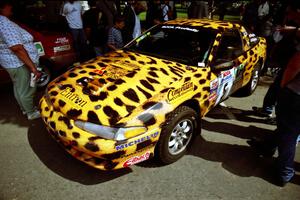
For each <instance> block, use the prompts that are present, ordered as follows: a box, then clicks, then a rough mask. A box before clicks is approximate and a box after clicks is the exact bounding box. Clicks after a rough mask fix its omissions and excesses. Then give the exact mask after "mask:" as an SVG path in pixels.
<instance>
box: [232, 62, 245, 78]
mask: <svg viewBox="0 0 300 200" xmlns="http://www.w3.org/2000/svg"><path fill="white" fill-rule="evenodd" d="M244 67H245V65H244V64H240V65H239V66H237V67H236V68H234V76H235V79H236V81H239V80H241V78H242V77H243V71H244Z"/></svg>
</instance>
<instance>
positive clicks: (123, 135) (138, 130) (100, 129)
mask: <svg viewBox="0 0 300 200" xmlns="http://www.w3.org/2000/svg"><path fill="white" fill-rule="evenodd" d="M75 125H76V126H77V127H79V128H81V129H83V130H85V131H88V132H90V133H94V134H96V135H98V136H100V137H103V138H104V139H109V140H117V141H121V140H126V139H129V138H132V137H134V136H137V135H140V134H143V133H145V132H146V131H147V129H146V128H145V127H129V128H111V127H108V126H102V125H98V124H94V123H90V122H83V121H75Z"/></svg>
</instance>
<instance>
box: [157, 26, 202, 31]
mask: <svg viewBox="0 0 300 200" xmlns="http://www.w3.org/2000/svg"><path fill="white" fill-rule="evenodd" d="M161 28H163V29H178V30H184V31H191V32H195V33H198V32H199V30H198V29H195V28H189V27H183V26H170V25H165V26H162V27H161Z"/></svg>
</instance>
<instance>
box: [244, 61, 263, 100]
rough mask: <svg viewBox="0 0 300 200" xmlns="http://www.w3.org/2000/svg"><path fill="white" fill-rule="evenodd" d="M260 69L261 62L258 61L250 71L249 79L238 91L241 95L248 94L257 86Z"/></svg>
mask: <svg viewBox="0 0 300 200" xmlns="http://www.w3.org/2000/svg"><path fill="white" fill-rule="evenodd" d="M260 71H261V63H260V62H258V63H257V64H256V65H255V66H254V69H253V71H252V75H251V79H250V81H249V83H247V85H245V86H244V87H243V88H241V90H240V91H239V92H238V93H239V94H241V95H242V96H250V95H251V94H252V93H253V92H254V91H255V89H256V88H257V85H258V81H259V77H260Z"/></svg>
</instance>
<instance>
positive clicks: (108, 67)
mask: <svg viewBox="0 0 300 200" xmlns="http://www.w3.org/2000/svg"><path fill="white" fill-rule="evenodd" d="M187 69H188V68H186V66H185V65H183V64H180V63H176V62H171V61H167V60H162V59H158V58H155V57H150V56H145V55H141V54H136V53H133V52H125V51H117V52H114V53H110V54H108V55H106V56H105V57H98V58H97V59H95V60H92V61H89V62H87V63H84V64H83V65H81V66H78V67H75V68H73V69H71V70H70V71H68V72H66V73H65V74H63V75H62V76H60V77H58V78H57V79H56V80H54V81H53V82H52V83H51V84H50V85H49V86H48V92H47V95H48V98H49V100H50V102H51V104H52V106H54V108H55V110H58V111H60V112H61V113H63V114H64V115H65V116H66V117H68V118H72V119H74V120H82V121H89V122H92V123H97V124H102V125H106V126H121V124H120V123H119V122H120V120H121V119H123V118H124V117H127V118H128V116H130V115H131V114H133V113H134V112H142V111H144V110H145V109H146V108H147V106H150V105H152V106H153V104H154V103H153V101H152V99H156V101H155V102H157V99H160V101H164V100H165V99H164V97H163V95H164V94H165V93H166V92H167V91H168V90H169V89H170V88H172V84H173V83H174V82H176V81H179V80H180V79H182V78H183V77H184V75H185V74H186V72H187V71H188V70H187ZM157 96H161V97H159V98H158V97H157ZM151 101H152V103H149V102H151ZM135 115H136V114H135Z"/></svg>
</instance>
